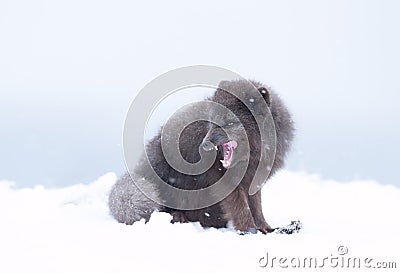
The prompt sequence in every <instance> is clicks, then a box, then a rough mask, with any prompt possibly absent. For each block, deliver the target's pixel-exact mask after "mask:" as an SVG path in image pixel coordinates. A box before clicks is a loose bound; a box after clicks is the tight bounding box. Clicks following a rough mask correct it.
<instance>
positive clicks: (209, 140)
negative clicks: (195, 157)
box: [201, 128, 228, 151]
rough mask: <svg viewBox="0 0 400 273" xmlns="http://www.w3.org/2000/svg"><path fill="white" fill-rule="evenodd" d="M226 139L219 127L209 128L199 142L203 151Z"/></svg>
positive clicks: (222, 142) (209, 149)
mask: <svg viewBox="0 0 400 273" xmlns="http://www.w3.org/2000/svg"><path fill="white" fill-rule="evenodd" d="M227 141H228V136H227V135H226V133H225V132H224V130H222V129H221V128H213V129H210V130H209V131H208V133H207V135H206V136H205V137H204V139H203V142H202V144H201V146H202V148H203V149H204V150H205V151H211V150H212V149H214V148H216V146H218V145H222V144H224V143H225V142H227Z"/></svg>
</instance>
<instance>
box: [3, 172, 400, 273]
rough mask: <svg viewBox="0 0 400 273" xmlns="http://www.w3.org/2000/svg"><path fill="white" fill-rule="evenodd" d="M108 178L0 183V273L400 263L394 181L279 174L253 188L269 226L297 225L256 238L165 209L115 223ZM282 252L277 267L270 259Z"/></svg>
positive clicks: (398, 194) (111, 177)
mask: <svg viewBox="0 0 400 273" xmlns="http://www.w3.org/2000/svg"><path fill="white" fill-rule="evenodd" d="M116 179H117V177H116V175H115V174H112V173H109V174H106V175H104V176H103V177H101V178H99V179H98V180H97V181H94V182H93V183H91V184H89V185H82V184H79V185H74V186H71V187H66V188H61V189H46V188H43V187H42V186H36V187H34V188H26V189H16V188H15V183H12V182H8V181H1V182H0V219H1V228H0V257H1V263H0V272H41V273H46V272H52V273H53V272H96V273H99V272H266V271H268V270H269V271H275V270H278V271H281V272H291V271H294V272H309V270H310V269H309V267H306V268H294V265H296V261H299V260H304V259H305V258H307V257H315V258H317V259H319V260H318V261H322V260H323V258H324V257H328V258H335V257H339V258H343V257H345V258H360V259H361V258H362V259H364V258H371V259H373V260H372V262H370V263H369V265H371V267H372V269H371V268H370V269H368V271H369V272H374V270H376V272H383V271H382V269H377V268H376V269H373V267H377V263H376V262H377V261H378V262H379V261H385V262H392V261H393V262H397V268H399V267H400V259H399V257H398V253H399V252H400V247H399V245H400V236H399V235H398V233H399V232H398V227H399V224H400V218H399V216H398V212H397V211H396V210H397V209H399V207H400V206H399V203H400V189H398V188H396V187H394V186H390V185H381V184H379V183H377V182H374V181H351V182H345V183H344V182H340V183H339V182H337V181H331V180H324V179H322V178H320V177H319V176H317V175H310V174H307V173H292V172H286V171H282V172H280V173H279V174H277V175H276V176H275V177H274V178H273V179H272V180H271V181H269V182H268V183H267V184H266V186H265V187H264V188H263V207H264V215H265V217H266V219H267V221H268V222H269V223H270V224H271V226H273V227H277V226H285V225H287V224H289V223H290V222H291V221H292V220H300V221H301V222H302V224H303V229H302V230H301V231H300V233H295V234H292V235H286V234H268V235H267V236H265V235H262V234H249V235H238V234H236V233H235V232H234V231H233V230H232V229H229V228H227V229H220V230H218V229H214V228H209V229H203V228H201V227H200V225H199V224H198V223H189V224H174V225H172V224H170V223H169V221H170V220H171V216H170V215H168V214H166V213H154V214H153V215H152V218H151V219H150V222H149V223H147V224H144V221H141V222H137V223H135V224H134V225H132V226H127V225H124V224H119V223H117V222H116V221H115V220H114V219H113V218H112V217H111V216H110V215H109V212H108V207H107V196H108V193H109V191H110V189H111V187H112V185H113V184H114V183H115V181H116ZM343 249H344V250H347V252H346V253H340V251H343ZM338 252H339V253H338ZM272 257H276V259H275V260H274V262H275V264H271V261H272V260H271V259H272ZM282 257H285V258H286V264H285V263H284V264H283V265H282V264H278V260H279V259H280V258H282ZM267 258H268V259H267ZM292 258H294V263H290V261H289V260H290V259H292ZM396 260H397V261H396ZM267 261H268V263H267ZM339 261H340V259H339ZM285 265H288V266H287V267H285ZM319 265H320V263H319ZM334 265H335V264H329V265H328V264H327V263H325V265H324V268H323V270H324V272H338V271H341V270H343V272H352V271H353V270H354V272H361V271H362V270H361V271H360V269H357V268H356V269H349V268H346V267H344V268H343V267H341V266H340V264H339V265H337V266H336V267H334ZM385 265H386V264H385ZM361 268H363V267H361ZM312 270H314V271H315V270H318V271H320V270H321V268H320V269H315V268H313V269H312ZM388 270H389V269H388ZM393 271H394V270H393V269H392V270H391V272H393Z"/></svg>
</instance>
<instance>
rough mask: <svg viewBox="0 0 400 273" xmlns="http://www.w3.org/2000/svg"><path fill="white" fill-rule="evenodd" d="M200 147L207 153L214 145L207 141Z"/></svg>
mask: <svg viewBox="0 0 400 273" xmlns="http://www.w3.org/2000/svg"><path fill="white" fill-rule="evenodd" d="M201 147H202V148H203V150H205V151H207V152H208V151H211V150H212V149H214V144H213V143H212V142H211V141H209V140H205V141H203V143H202V144H201Z"/></svg>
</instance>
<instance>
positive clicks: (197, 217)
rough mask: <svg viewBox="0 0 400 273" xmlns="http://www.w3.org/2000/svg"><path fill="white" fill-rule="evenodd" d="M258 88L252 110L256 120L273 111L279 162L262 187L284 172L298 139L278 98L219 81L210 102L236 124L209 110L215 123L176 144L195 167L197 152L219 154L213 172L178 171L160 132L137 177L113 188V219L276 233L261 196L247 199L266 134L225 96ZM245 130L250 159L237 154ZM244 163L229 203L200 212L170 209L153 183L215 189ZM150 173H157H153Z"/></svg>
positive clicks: (249, 84) (200, 124) (193, 126)
mask: <svg viewBox="0 0 400 273" xmlns="http://www.w3.org/2000/svg"><path fill="white" fill-rule="evenodd" d="M254 88H256V90H257V91H258V92H259V94H260V95H261V98H262V100H263V101H257V100H256V101H254V102H253V103H254V104H255V107H254V109H256V110H255V111H256V112H257V109H258V110H259V113H258V114H260V113H265V111H264V110H265V109H264V108H265V107H268V108H269V112H270V114H271V116H272V118H273V123H274V128H275V135H276V147H275V157H274V159H273V162H272V163H271V164H269V167H268V168H269V172H268V175H266V176H265V177H263V180H264V181H262V182H263V183H261V185H264V184H265V182H267V181H268V180H269V179H270V178H271V177H272V176H273V175H274V174H275V173H276V172H277V171H278V170H280V169H281V168H283V166H284V163H285V159H286V157H287V154H288V152H289V150H290V147H291V143H292V141H293V138H294V131H295V129H294V122H293V119H292V116H291V114H290V113H289V110H288V108H287V107H286V106H285V104H284V103H283V101H282V99H281V98H280V97H279V96H278V94H277V93H275V92H274V91H273V90H272V89H271V88H270V87H267V86H266V85H264V84H262V83H260V82H257V81H247V80H232V81H221V82H220V83H219V84H218V87H217V88H216V90H215V92H214V94H213V95H211V96H210V97H209V98H207V99H206V101H210V102H213V103H217V104H220V105H222V106H224V107H226V108H227V109H229V110H230V111H231V112H232V113H233V114H234V115H235V116H236V117H237V119H236V120H232V119H231V118H230V117H229V116H227V115H222V114H220V113H215V112H214V110H212V109H210V110H209V111H210V113H209V114H210V116H212V117H213V118H214V120H216V121H217V122H212V121H207V120H197V121H194V122H192V123H190V124H189V125H187V126H186V127H185V128H184V129H183V130H182V132H181V133H180V136H179V144H178V145H179V151H180V153H181V156H182V157H183V159H184V160H186V161H187V162H189V163H192V164H194V163H196V162H198V161H199V160H200V159H201V155H200V152H199V149H202V150H203V151H206V152H208V151H211V150H213V151H214V152H216V158H215V161H214V162H213V163H212V165H211V167H209V169H207V170H206V171H205V172H203V173H201V174H195V175H191V174H185V173H181V172H179V171H177V170H175V169H174V168H173V167H172V166H170V165H169V163H168V162H167V160H166V159H165V156H164V155H163V150H162V143H161V130H160V132H159V133H158V134H157V135H156V136H154V137H153V138H152V139H151V140H150V141H149V142H148V143H147V144H146V146H145V149H146V155H147V156H148V161H147V160H140V161H139V162H138V164H137V166H136V167H135V169H134V172H133V173H131V174H129V173H125V174H124V175H123V176H121V177H120V178H119V179H118V180H117V182H116V183H115V184H114V185H113V187H112V189H111V191H110V194H109V199H108V205H109V209H110V213H111V215H112V216H113V217H114V218H115V219H116V220H117V221H118V222H120V223H124V224H127V225H132V224H133V223H135V222H137V221H140V220H141V219H144V220H145V222H146V223H147V222H148V221H149V220H150V217H151V215H152V213H153V212H155V211H160V212H166V213H169V214H170V215H171V216H172V220H171V223H187V222H199V223H200V224H201V226H203V227H205V228H207V227H214V228H226V227H228V226H232V227H233V228H234V229H235V230H236V231H238V232H239V233H241V234H245V233H257V232H261V233H263V234H268V233H270V232H273V231H274V228H272V227H271V226H270V225H269V224H268V223H267V221H266V220H265V218H264V214H263V212H262V198H261V190H258V191H257V192H256V193H255V194H249V189H250V187H251V183H252V182H253V179H254V177H255V174H256V170H257V167H258V165H259V163H260V158H261V154H262V153H263V152H264V150H263V149H269V147H265V146H263V145H262V143H261V138H262V135H261V134H262V133H263V132H262V131H261V130H260V129H259V127H258V124H257V120H256V118H255V116H254V112H252V111H251V110H250V109H249V108H248V107H247V106H246V104H245V103H243V101H241V100H240V99H239V98H238V97H237V96H235V95H233V94H232V93H231V92H228V91H227V90H233V91H235V92H239V93H240V94H243V95H244V96H245V95H246V94H250V92H251V90H254ZM196 111H204V109H198V108H196V106H193V107H191V108H189V109H188V111H187V112H186V114H190V113H195V112H196ZM206 111H207V110H206ZM184 114H185V113H183V115H184ZM256 114H257V113H256ZM264 115H265V114H264ZM263 118H266V117H263ZM243 130H244V131H245V133H246V136H247V143H248V148H249V154H247V155H246V154H243V153H240V152H239V150H240V147H242V146H243V145H244V142H245V141H244V140H243V135H242V134H241V133H240V132H243ZM143 156H145V155H143ZM243 162H246V163H247V167H246V168H245V170H244V175H243V177H242V178H241V180H240V181H239V183H238V184H237V186H236V187H235V188H234V190H233V191H232V192H231V193H229V194H228V195H227V196H226V197H225V198H223V199H222V200H220V201H219V202H217V203H215V204H213V205H210V206H208V207H205V208H200V209H191V210H183V209H176V208H170V207H167V206H165V205H162V202H160V200H164V199H165V198H170V196H166V195H167V194H168V193H167V192H165V191H163V190H162V189H160V188H159V187H158V186H157V184H156V183H154V181H155V178H154V172H155V174H156V175H157V176H158V177H160V178H161V179H162V180H163V181H165V182H166V183H167V184H169V185H171V186H173V187H176V188H179V189H185V190H198V189H203V188H206V187H208V186H210V185H213V184H214V183H216V182H217V181H219V180H220V179H221V178H222V177H223V176H224V174H225V173H226V171H227V170H229V169H234V168H236V166H240V165H241V164H242V163H243ZM148 163H150V165H151V166H149V164H148ZM150 168H152V169H153V170H154V172H151V171H150ZM138 183H140V185H141V189H140V188H139V187H138ZM143 187H145V192H146V193H149V192H150V195H151V196H149V194H147V195H145V194H144V193H143V192H142V190H143Z"/></svg>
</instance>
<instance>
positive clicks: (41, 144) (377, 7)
mask: <svg viewBox="0 0 400 273" xmlns="http://www.w3.org/2000/svg"><path fill="white" fill-rule="evenodd" d="M233 2H234V1H201V2H199V3H198V4H193V3H189V2H188V1H186V2H183V1H182V2H180V1H160V3H157V4H156V3H154V1H148V2H145V1H137V2H134V1H89V0H83V1H82V0H79V1H78V0H72V1H44V0H39V1H28V0H13V1H7V0H2V1H0V132H1V133H0V179H8V180H14V181H17V185H18V186H32V185H36V184H44V185H48V186H54V187H58V186H63V185H67V184H74V183H77V182H84V183H85V182H90V181H92V180H94V179H95V178H97V177H99V176H100V175H102V174H104V173H106V172H109V171H113V172H116V173H117V174H121V173H123V172H124V170H125V166H124V162H123V156H122V147H121V142H122V129H123V128H122V126H123V122H124V117H125V114H126V111H127V109H128V107H129V105H130V102H131V101H132V99H133V98H134V96H135V94H136V92H138V90H140V88H142V87H143V86H144V85H145V84H146V83H147V82H149V81H151V80H152V79H153V78H154V77H156V76H158V75H159V74H161V73H163V72H166V71H168V70H170V69H174V68H176V67H181V66H186V65H193V64H211V65H217V66H221V67H225V68H227V69H230V70H233V71H235V72H237V73H239V74H241V75H243V76H245V77H247V78H250V79H257V80H259V81H262V82H265V83H266V84H268V85H270V86H271V87H273V88H274V89H275V90H276V91H277V92H278V93H279V94H281V96H282V98H283V99H284V100H285V102H286V103H287V104H288V106H289V108H290V109H291V111H292V112H293V116H294V118H295V121H296V127H297V136H296V142H295V144H294V148H293V150H292V153H291V154H290V158H289V161H288V168H289V169H291V170H304V171H308V172H311V173H318V174H320V175H321V176H323V177H325V178H334V179H337V180H343V181H346V180H351V179H353V178H371V179H375V180H378V181H379V182H381V183H385V184H387V183H392V184H396V185H398V186H400V180H399V175H398V173H397V169H398V155H399V153H400V145H399V144H398V141H399V139H400V121H399V114H400V111H399V110H398V106H397V105H398V100H399V99H400V95H399V94H400V83H399V81H398V75H399V72H400V69H399V68H400V67H399V66H400V53H399V50H398V49H399V48H400V37H399V33H400V30H399V26H400V19H399V16H398V14H399V12H400V2H398V1H394V0H393V1H378V0H376V1H372V0H371V1H362V0H360V1H351V0H349V1H320V0H315V1H295V0H293V1H243V4H237V3H233Z"/></svg>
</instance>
